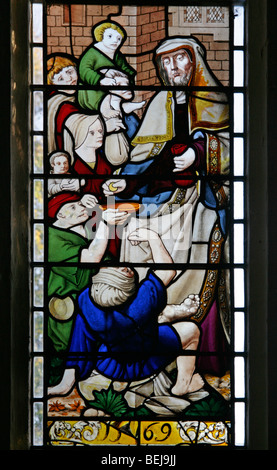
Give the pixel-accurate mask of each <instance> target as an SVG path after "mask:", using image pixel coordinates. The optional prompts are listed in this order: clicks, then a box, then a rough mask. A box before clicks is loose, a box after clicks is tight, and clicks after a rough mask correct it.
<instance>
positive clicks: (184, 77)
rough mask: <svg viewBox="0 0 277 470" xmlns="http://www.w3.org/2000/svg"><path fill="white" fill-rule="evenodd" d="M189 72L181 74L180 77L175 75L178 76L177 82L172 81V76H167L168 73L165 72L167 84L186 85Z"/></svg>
mask: <svg viewBox="0 0 277 470" xmlns="http://www.w3.org/2000/svg"><path fill="white" fill-rule="evenodd" d="M190 76H191V73H189V74H185V73H184V75H182V76H181V77H176V78H178V83H176V82H175V81H174V78H173V77H172V78H169V77H168V75H167V74H166V79H167V82H168V83H167V84H168V85H170V86H187V85H188V83H189V80H190Z"/></svg>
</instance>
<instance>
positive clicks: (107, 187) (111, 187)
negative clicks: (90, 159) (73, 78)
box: [102, 179, 126, 196]
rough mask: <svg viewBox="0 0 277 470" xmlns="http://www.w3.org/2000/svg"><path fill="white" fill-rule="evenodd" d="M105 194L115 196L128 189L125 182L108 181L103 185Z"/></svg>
mask: <svg viewBox="0 0 277 470" xmlns="http://www.w3.org/2000/svg"><path fill="white" fill-rule="evenodd" d="M102 188H103V193H104V194H105V196H114V194H115V193H120V192H121V191H124V189H125V188H126V181H125V180H117V179H114V180H112V179H111V180H107V181H106V182H105V183H104V184H103V185H102Z"/></svg>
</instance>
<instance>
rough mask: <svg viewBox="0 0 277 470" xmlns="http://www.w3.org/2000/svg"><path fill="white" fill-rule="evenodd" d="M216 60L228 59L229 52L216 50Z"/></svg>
mask: <svg viewBox="0 0 277 470" xmlns="http://www.w3.org/2000/svg"><path fill="white" fill-rule="evenodd" d="M215 57H216V60H229V52H228V51H216V55H215Z"/></svg>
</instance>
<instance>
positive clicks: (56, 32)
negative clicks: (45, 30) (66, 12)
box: [51, 26, 66, 36]
mask: <svg viewBox="0 0 277 470" xmlns="http://www.w3.org/2000/svg"><path fill="white" fill-rule="evenodd" d="M51 36H66V29H65V27H63V26H60V27H56V26H55V27H53V28H51Z"/></svg>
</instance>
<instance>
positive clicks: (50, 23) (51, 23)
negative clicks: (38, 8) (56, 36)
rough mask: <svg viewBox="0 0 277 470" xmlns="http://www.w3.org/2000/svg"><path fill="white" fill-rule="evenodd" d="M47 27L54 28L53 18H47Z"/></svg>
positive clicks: (54, 19)
mask: <svg viewBox="0 0 277 470" xmlns="http://www.w3.org/2000/svg"><path fill="white" fill-rule="evenodd" d="M47 26H56V17H55V16H47Z"/></svg>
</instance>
